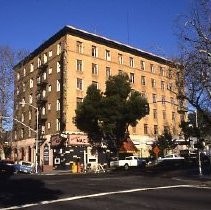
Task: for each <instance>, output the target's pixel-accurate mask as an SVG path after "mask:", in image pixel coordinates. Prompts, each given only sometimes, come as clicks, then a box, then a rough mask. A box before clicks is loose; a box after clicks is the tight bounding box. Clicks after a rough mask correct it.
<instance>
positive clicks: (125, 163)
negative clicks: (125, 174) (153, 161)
mask: <svg viewBox="0 0 211 210" xmlns="http://www.w3.org/2000/svg"><path fill="white" fill-rule="evenodd" d="M145 166H146V161H145V160H142V159H141V158H139V157H137V156H128V157H125V159H124V160H116V161H111V162H110V167H111V168H120V167H122V168H124V169H125V170H128V169H129V168H130V167H145Z"/></svg>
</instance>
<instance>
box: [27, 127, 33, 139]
mask: <svg viewBox="0 0 211 210" xmlns="http://www.w3.org/2000/svg"><path fill="white" fill-rule="evenodd" d="M28 134H29V135H28V137H29V138H30V137H32V131H31V129H30V128H29V132H28Z"/></svg>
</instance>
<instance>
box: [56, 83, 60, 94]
mask: <svg viewBox="0 0 211 210" xmlns="http://www.w3.org/2000/svg"><path fill="white" fill-rule="evenodd" d="M56 91H57V92H59V91H60V81H59V80H57V81H56Z"/></svg>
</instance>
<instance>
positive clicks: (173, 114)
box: [172, 112, 176, 121]
mask: <svg viewBox="0 0 211 210" xmlns="http://www.w3.org/2000/svg"><path fill="white" fill-rule="evenodd" d="M175 119H176V115H175V112H172V121H175Z"/></svg>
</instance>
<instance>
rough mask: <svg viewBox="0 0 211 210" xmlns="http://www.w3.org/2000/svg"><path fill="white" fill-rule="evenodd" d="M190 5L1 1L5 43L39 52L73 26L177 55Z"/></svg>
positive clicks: (184, 1)
mask: <svg viewBox="0 0 211 210" xmlns="http://www.w3.org/2000/svg"><path fill="white" fill-rule="evenodd" d="M190 6H191V0H0V45H9V46H10V47H12V48H17V49H20V48H22V49H28V50H30V51H33V50H34V49H35V48H37V47H38V46H39V45H40V44H41V43H42V42H43V41H45V40H47V39H48V38H49V37H50V36H52V35H53V34H55V33H56V32H57V31H59V30H60V29H61V28H63V27H64V26H65V25H72V26H74V27H76V28H79V29H83V30H86V31H89V32H92V33H97V34H98V35H102V36H105V37H107V38H110V39H113V40H116V41H119V42H122V43H125V44H128V43H129V44H130V45H131V46H134V47H137V48H139V49H143V50H146V51H149V52H156V53H157V54H160V55H164V56H166V57H171V56H173V55H175V54H176V53H177V46H178V45H177V38H176V36H175V35H174V25H175V20H176V19H177V17H178V16H180V15H182V14H185V13H186V14H187V13H188V12H189V8H190Z"/></svg>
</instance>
